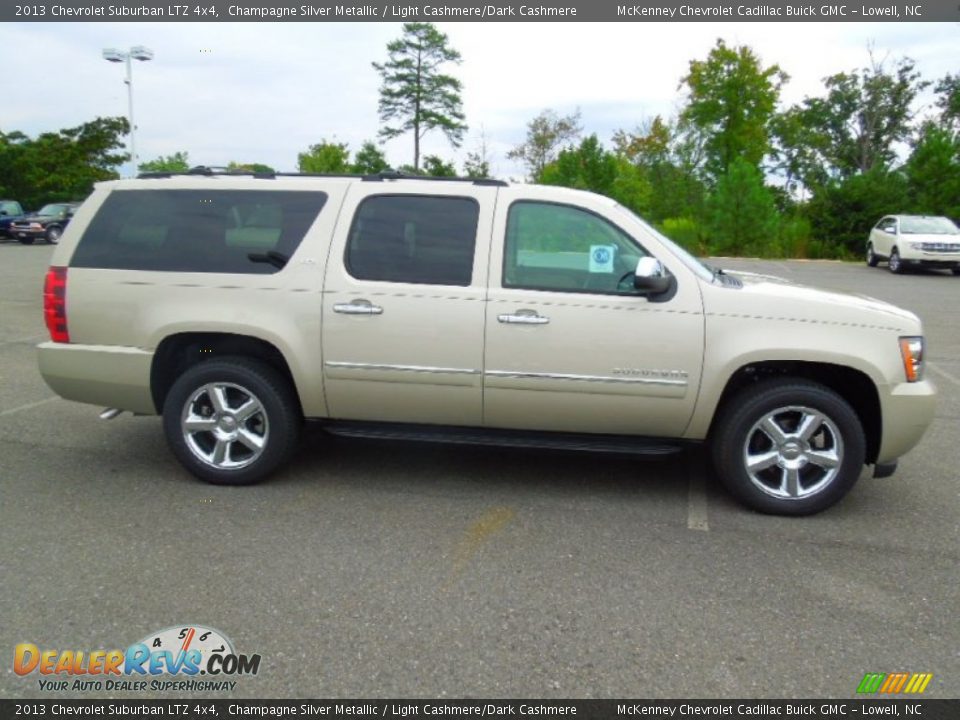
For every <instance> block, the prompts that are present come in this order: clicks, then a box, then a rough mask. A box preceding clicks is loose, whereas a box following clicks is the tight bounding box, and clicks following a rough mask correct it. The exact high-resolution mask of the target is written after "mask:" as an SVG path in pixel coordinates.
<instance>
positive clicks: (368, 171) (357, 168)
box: [350, 140, 390, 175]
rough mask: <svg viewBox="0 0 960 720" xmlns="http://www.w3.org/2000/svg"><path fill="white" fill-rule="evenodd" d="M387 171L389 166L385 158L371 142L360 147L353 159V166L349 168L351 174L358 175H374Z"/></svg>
mask: <svg viewBox="0 0 960 720" xmlns="http://www.w3.org/2000/svg"><path fill="white" fill-rule="evenodd" d="M389 169H390V164H389V163H388V162H387V157H386V156H385V155H384V154H383V151H382V150H381V149H380V148H378V147H377V146H376V144H375V143H374V142H373V141H371V140H367V141H366V142H364V143H363V145H361V146H360V149H359V150H358V151H357V154H356V155H355V156H354V158H353V165H352V166H351V168H350V170H351V172H355V173H358V174H360V175H376V174H377V173H379V172H383V171H384V170H389Z"/></svg>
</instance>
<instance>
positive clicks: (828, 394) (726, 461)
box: [712, 379, 866, 515]
mask: <svg viewBox="0 0 960 720" xmlns="http://www.w3.org/2000/svg"><path fill="white" fill-rule="evenodd" d="M717 428H718V430H717V432H716V434H715V436H714V438H713V448H712V449H713V460H714V466H715V468H716V470H717V473H718V474H719V475H720V478H721V480H723V483H724V484H725V485H726V487H727V488H728V489H729V490H730V492H731V493H733V495H735V496H736V497H737V498H739V499H740V500H741V501H742V502H743V503H744V504H746V505H748V506H750V507H752V508H753V509H755V510H759V511H760V512H765V513H772V514H777V515H812V514H814V513H818V512H820V511H822V510H825V509H827V508H828V507H830V506H831V505H833V504H834V503H836V502H837V501H838V500H840V498H842V497H843V496H844V495H846V494H847V493H848V492H849V491H850V489H851V488H852V487H853V485H854V484H855V483H856V482H857V478H858V477H859V476H860V471H861V470H862V468H863V464H864V461H865V457H866V440H865V438H864V434H863V427H862V426H861V424H860V419H859V418H858V417H857V414H856V413H855V412H854V410H853V408H851V407H850V405H849V404H848V403H847V402H846V401H845V400H844V399H843V398H841V397H840V396H839V395H837V394H836V393H835V392H833V391H832V390H830V389H829V388H827V387H825V386H823V385H820V384H818V383H814V382H809V381H806V380H792V379H777V380H766V381H762V382H759V383H757V384H756V385H753V386H752V387H750V388H748V389H746V390H744V391H743V392H741V393H740V394H739V395H738V396H736V397H735V398H734V399H733V400H732V401H730V402H729V403H728V404H727V406H726V409H725V411H724V412H723V414H722V416H721V417H719V418H718V423H717Z"/></svg>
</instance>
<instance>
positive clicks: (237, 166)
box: [227, 160, 276, 173]
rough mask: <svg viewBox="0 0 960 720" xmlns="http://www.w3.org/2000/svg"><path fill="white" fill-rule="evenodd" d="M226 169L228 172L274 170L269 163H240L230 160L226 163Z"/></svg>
mask: <svg viewBox="0 0 960 720" xmlns="http://www.w3.org/2000/svg"><path fill="white" fill-rule="evenodd" d="M227 171H228V172H230V171H232V172H250V173H272V172H276V170H274V169H273V168H272V167H270V166H269V165H264V164H263V163H242V162H236V161H235V160H231V161H230V162H228V163H227Z"/></svg>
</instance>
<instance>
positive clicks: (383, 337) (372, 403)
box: [322, 181, 496, 425]
mask: <svg viewBox="0 0 960 720" xmlns="http://www.w3.org/2000/svg"><path fill="white" fill-rule="evenodd" d="M409 183H417V184H416V186H415V189H416V192H417V193H418V194H417V195H412V194H410V190H411V188H410V185H409ZM404 187H406V188H407V194H406V195H404V193H403V188H404ZM422 192H423V185H422V182H418V181H401V182H398V183H390V184H389V185H387V186H386V187H384V186H382V185H381V186H376V185H374V184H373V183H369V184H367V183H357V184H355V185H353V186H352V187H351V189H350V191H349V193H348V195H347V198H346V201H345V204H344V208H343V210H342V212H341V218H342V219H341V221H340V224H338V227H337V232H336V234H335V239H334V243H333V245H332V247H331V250H330V257H329V259H328V262H327V272H326V281H325V285H324V293H323V329H322V334H323V348H324V363H323V373H324V384H325V389H326V398H327V405H328V407H329V411H330V416H331V417H333V418H340V419H352V420H379V421H392V422H409V423H442V424H453V425H479V424H480V423H481V421H482V361H483V322H484V315H483V304H484V303H483V300H484V296H485V292H486V291H485V287H484V286H485V284H486V269H487V253H488V251H489V237H490V218H491V216H492V213H493V206H494V203H495V200H496V188H491V187H479V186H472V185H465V186H464V187H462V188H460V187H453V188H451V187H448V186H444V187H439V188H437V190H436V192H435V194H434V195H432V196H431V197H430V198H425V197H424V196H423V195H422ZM431 192H433V188H431ZM467 234H469V236H470V238H469V239H470V240H472V241H473V243H474V250H472V251H470V249H469V248H468V247H466V245H465V238H466V236H467ZM465 263H466V264H465Z"/></svg>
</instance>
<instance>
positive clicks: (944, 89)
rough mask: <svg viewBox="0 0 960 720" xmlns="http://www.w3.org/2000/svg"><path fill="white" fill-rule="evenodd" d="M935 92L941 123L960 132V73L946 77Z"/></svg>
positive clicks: (938, 83) (939, 82)
mask: <svg viewBox="0 0 960 720" xmlns="http://www.w3.org/2000/svg"><path fill="white" fill-rule="evenodd" d="M935 90H936V92H937V95H938V97H937V107H938V108H940V119H941V121H942V122H943V123H944V124H945V125H947V126H948V127H950V128H952V129H953V130H956V131H958V132H960V73H957V74H956V75H946V76H944V77H943V78H942V79H940V80H939V81H938V82H937V85H936V88H935Z"/></svg>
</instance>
